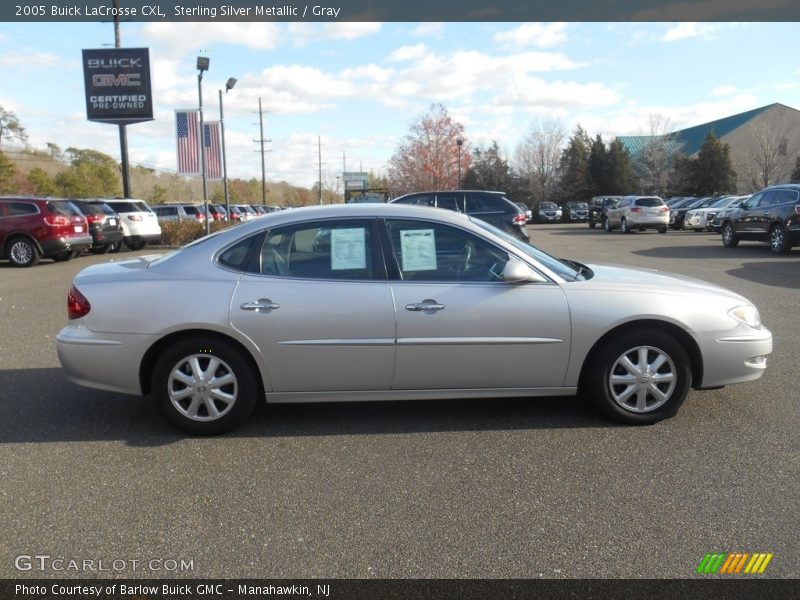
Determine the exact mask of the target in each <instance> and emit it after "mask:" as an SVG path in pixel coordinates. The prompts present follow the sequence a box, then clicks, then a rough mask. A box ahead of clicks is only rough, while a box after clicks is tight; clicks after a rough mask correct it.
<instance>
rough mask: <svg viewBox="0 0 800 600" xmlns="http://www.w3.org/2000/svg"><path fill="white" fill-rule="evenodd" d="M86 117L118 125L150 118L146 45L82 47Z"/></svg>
mask: <svg viewBox="0 0 800 600" xmlns="http://www.w3.org/2000/svg"><path fill="white" fill-rule="evenodd" d="M83 79H84V84H85V88H86V118H87V119H89V120H90V121H99V122H101V123H116V124H120V125H124V124H131V123H140V122H142V121H152V120H153V97H152V94H151V91H150V54H149V51H148V49H147V48H103V49H99V50H83Z"/></svg>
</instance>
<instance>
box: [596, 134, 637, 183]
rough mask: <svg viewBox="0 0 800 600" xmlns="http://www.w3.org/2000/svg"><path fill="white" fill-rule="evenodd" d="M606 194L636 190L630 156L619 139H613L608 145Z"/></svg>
mask: <svg viewBox="0 0 800 600" xmlns="http://www.w3.org/2000/svg"><path fill="white" fill-rule="evenodd" d="M605 185H606V187H607V189H608V191H607V192H604V193H606V194H611V195H615V196H618V195H626V194H633V193H634V192H635V191H636V183H635V177H634V174H633V166H632V165H631V157H630V154H628V151H627V150H626V149H625V146H623V145H622V142H620V141H619V140H614V141H613V142H611V144H610V145H609V147H608V155H607V157H606V182H605Z"/></svg>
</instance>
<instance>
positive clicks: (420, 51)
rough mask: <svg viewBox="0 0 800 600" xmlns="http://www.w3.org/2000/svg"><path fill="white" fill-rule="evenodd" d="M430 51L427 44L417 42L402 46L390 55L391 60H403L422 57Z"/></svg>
mask: <svg viewBox="0 0 800 600" xmlns="http://www.w3.org/2000/svg"><path fill="white" fill-rule="evenodd" d="M427 52H428V47H427V46H426V45H425V44H417V45H416V46H401V47H400V48H398V49H397V50H395V51H394V52H392V53H391V54H390V55H389V60H393V61H397V62H401V61H405V60H414V59H416V58H422V57H423V56H425V54H426V53H427Z"/></svg>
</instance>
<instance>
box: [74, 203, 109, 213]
mask: <svg viewBox="0 0 800 600" xmlns="http://www.w3.org/2000/svg"><path fill="white" fill-rule="evenodd" d="M76 206H77V207H78V208H79V209H80V210H81V212H82V213H83V214H85V215H86V216H87V217H88V216H89V215H102V214H103V211H102V210H101V209H100V205H98V204H89V203H88V202H81V203H80V204H77V205H76Z"/></svg>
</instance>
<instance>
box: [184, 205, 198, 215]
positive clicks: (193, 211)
mask: <svg viewBox="0 0 800 600" xmlns="http://www.w3.org/2000/svg"><path fill="white" fill-rule="evenodd" d="M183 210H185V211H186V214H187V215H196V214H200V212H201V211H200V209H199V208H198V207H197V206H184V207H183Z"/></svg>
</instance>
